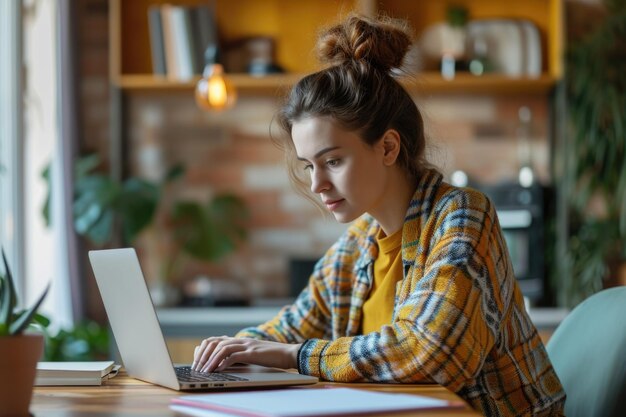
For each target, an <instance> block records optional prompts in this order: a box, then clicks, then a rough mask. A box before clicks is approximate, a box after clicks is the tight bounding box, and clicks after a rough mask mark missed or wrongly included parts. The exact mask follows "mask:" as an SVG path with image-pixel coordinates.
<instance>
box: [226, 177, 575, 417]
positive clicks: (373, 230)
mask: <svg viewBox="0 0 626 417" xmlns="http://www.w3.org/2000/svg"><path fill="white" fill-rule="evenodd" d="M379 228H380V226H379V225H378V224H377V223H376V221H375V220H374V219H373V218H371V217H370V216H368V215H364V216H362V217H361V218H359V219H357V220H356V221H355V222H354V223H353V224H352V225H351V226H350V227H349V229H348V230H347V231H346V232H345V234H344V235H343V236H342V237H341V238H339V240H338V241H337V242H336V243H335V244H334V245H333V246H332V247H331V248H330V249H329V250H328V252H327V253H326V254H325V255H324V257H323V258H322V259H320V261H319V262H318V263H317V265H316V267H315V269H314V272H313V274H312V276H311V278H310V281H309V285H308V287H307V288H306V289H305V290H304V291H303V292H302V293H301V294H300V295H299V297H298V298H297V300H296V301H295V302H294V304H293V305H290V306H287V307H285V308H283V309H282V310H281V312H280V313H279V314H278V316H277V317H275V318H274V319H272V320H270V321H269V322H267V323H265V324H262V325H260V326H258V327H254V328H248V329H244V330H242V331H241V332H240V333H239V334H238V335H237V336H238V337H252V338H258V339H266V340H274V341H279V342H284V343H303V345H302V347H301V349H300V352H299V353H298V368H299V369H298V370H299V371H300V372H301V373H303V374H308V375H314V376H318V377H320V378H322V379H326V380H330V381H341V382H366V381H367V382H390V383H416V382H425V381H430V382H435V383H438V384H440V385H443V386H445V387H447V388H448V389H450V390H451V391H453V392H456V393H457V394H458V395H459V396H460V397H462V398H464V399H465V400H466V401H468V402H469V403H470V404H471V405H472V406H473V407H474V408H475V409H477V410H479V411H481V412H482V413H484V414H485V415H490V416H491V415H506V416H509V415H560V414H562V413H563V404H564V401H565V393H564V391H563V388H562V387H561V383H560V381H559V379H558V377H557V375H556V373H555V372H554V369H553V368H552V365H551V363H550V360H549V358H548V355H547V353H546V350H545V348H544V346H543V344H542V342H541V340H540V338H539V336H538V334H537V330H536V328H535V327H534V325H533V323H532V322H531V320H530V318H529V316H528V314H527V312H526V310H525V308H524V302H523V297H522V294H521V292H520V289H519V287H518V285H517V283H516V280H515V278H514V276H513V269H512V266H511V262H510V260H509V256H508V253H507V250H506V245H505V242H504V240H503V237H502V233H501V230H500V226H499V224H498V219H497V217H496V212H495V209H494V207H493V205H492V203H491V202H490V201H489V200H488V199H487V198H486V197H485V196H484V195H483V194H481V193H479V192H477V191H474V190H471V189H461V188H456V187H453V186H451V185H449V184H446V183H445V182H443V181H442V177H441V175H440V174H439V173H437V172H436V171H428V172H427V173H426V174H425V175H424V176H423V177H422V179H421V180H420V182H419V184H418V187H417V189H416V191H415V194H414V196H413V198H412V201H411V203H410V205H409V209H408V211H407V215H406V220H405V223H404V226H403V232H402V260H403V263H404V279H403V280H401V281H399V282H398V284H397V287H396V297H395V307H394V312H393V319H392V323H390V324H389V325H386V326H383V327H382V328H381V329H380V331H378V332H374V333H370V334H366V335H362V334H360V328H361V318H362V306H363V302H364V301H365V300H366V299H367V297H368V293H369V290H370V286H371V284H372V282H373V264H374V260H375V259H376V256H377V254H378V248H377V245H376V234H377V232H378V230H379Z"/></svg>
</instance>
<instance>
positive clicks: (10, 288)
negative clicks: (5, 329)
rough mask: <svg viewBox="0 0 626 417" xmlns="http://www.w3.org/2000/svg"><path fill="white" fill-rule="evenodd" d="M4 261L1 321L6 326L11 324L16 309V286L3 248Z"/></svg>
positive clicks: (0, 307) (0, 308) (0, 309)
mask: <svg viewBox="0 0 626 417" xmlns="http://www.w3.org/2000/svg"><path fill="white" fill-rule="evenodd" d="M2 262H3V263H4V274H5V276H4V280H3V282H4V285H3V286H2V298H1V299H0V302H1V303H2V305H1V306H0V323H3V324H5V325H6V326H10V325H11V315H12V313H13V310H14V309H15V304H16V298H17V297H16V295H15V286H14V284H13V276H12V275H11V268H9V263H8V262H7V257H6V254H5V253H4V249H2Z"/></svg>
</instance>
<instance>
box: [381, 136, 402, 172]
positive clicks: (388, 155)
mask: <svg viewBox="0 0 626 417" xmlns="http://www.w3.org/2000/svg"><path fill="white" fill-rule="evenodd" d="M380 142H381V145H382V147H383V163H384V164H385V165H387V166H391V165H393V164H395V163H396V160H397V159H398V155H400V146H401V144H402V141H401V139H400V134H399V133H398V131H397V130H395V129H389V130H387V131H386V132H385V134H384V135H383V137H382V138H381V141H380Z"/></svg>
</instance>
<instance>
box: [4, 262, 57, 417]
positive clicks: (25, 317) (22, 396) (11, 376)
mask: <svg viewBox="0 0 626 417" xmlns="http://www.w3.org/2000/svg"><path fill="white" fill-rule="evenodd" d="M2 261H3V263H4V275H0V373H1V376H0V417H4V416H28V415H29V413H28V408H29V404H30V398H31V395H32V389H33V382H34V381H35V371H36V368H37V361H38V360H39V358H40V357H41V354H42V352H43V336H41V335H39V334H25V333H24V331H25V330H26V328H27V327H28V326H29V325H30V324H32V323H33V321H34V320H35V317H36V314H37V309H38V308H39V306H40V305H41V303H42V301H43V299H44V297H45V296H46V294H47V293H48V288H49V287H50V286H49V285H48V287H46V289H45V290H44V292H43V294H42V295H41V296H40V297H39V299H38V300H37V302H36V303H35V304H34V305H33V306H32V307H31V308H30V309H25V310H19V309H16V306H17V296H16V293H15V286H14V284H13V276H12V275H11V270H10V269H9V265H8V262H7V260H6V256H5V255H4V250H2Z"/></svg>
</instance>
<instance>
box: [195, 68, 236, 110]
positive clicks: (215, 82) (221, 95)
mask: <svg viewBox="0 0 626 417" xmlns="http://www.w3.org/2000/svg"><path fill="white" fill-rule="evenodd" d="M236 101H237V92H236V91H235V88H234V86H233V85H232V83H231V82H230V80H228V78H226V77H225V76H224V68H223V67H222V66H221V65H220V64H209V65H207V66H206V67H205V68H204V72H203V74H202V78H201V79H200V81H198V84H196V103H197V104H198V106H199V107H200V108H202V109H203V110H208V111H215V110H224V109H229V108H231V107H233V106H234V105H235V102H236Z"/></svg>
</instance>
